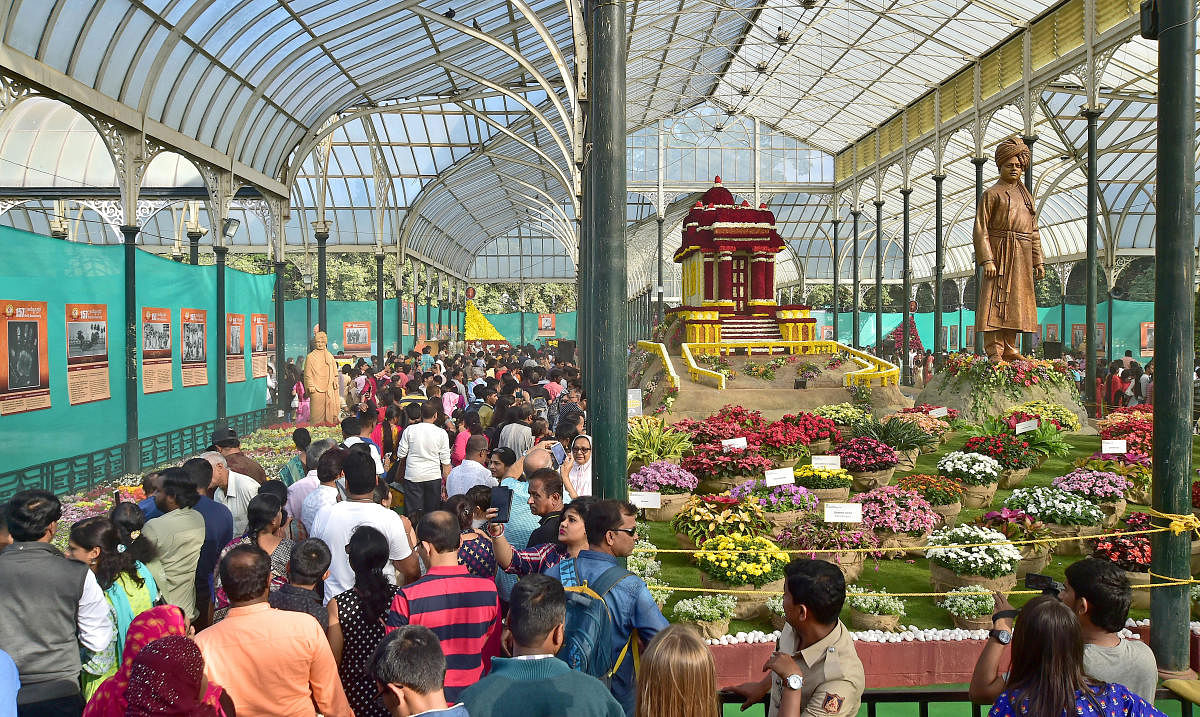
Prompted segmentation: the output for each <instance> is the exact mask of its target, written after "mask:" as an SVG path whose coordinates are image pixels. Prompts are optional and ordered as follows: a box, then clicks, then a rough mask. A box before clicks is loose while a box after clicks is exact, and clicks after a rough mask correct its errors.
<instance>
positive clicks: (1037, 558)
mask: <svg viewBox="0 0 1200 717" xmlns="http://www.w3.org/2000/svg"><path fill="white" fill-rule="evenodd" d="M1020 547H1021V562H1019V563H1017V579H1018V580H1020V579H1022V578H1024V577H1025V576H1026V575H1028V574H1029V573H1040V572H1042V571H1043V570H1045V569H1046V566H1047V565H1049V564H1050V544H1049V543H1033V544H1031V545H1028V544H1027V545H1022V546H1020Z"/></svg>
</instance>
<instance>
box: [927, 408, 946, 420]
mask: <svg viewBox="0 0 1200 717" xmlns="http://www.w3.org/2000/svg"><path fill="white" fill-rule="evenodd" d="M949 415H950V409H948V408H946V407H945V406H938V407H937V408H931V409H929V417H930V418H945V417H946V416H949Z"/></svg>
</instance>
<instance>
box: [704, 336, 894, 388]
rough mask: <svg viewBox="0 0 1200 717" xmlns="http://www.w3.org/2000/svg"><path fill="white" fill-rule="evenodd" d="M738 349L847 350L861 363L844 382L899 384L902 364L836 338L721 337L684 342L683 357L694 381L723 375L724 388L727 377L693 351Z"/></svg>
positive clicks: (804, 352) (799, 352) (725, 352)
mask: <svg viewBox="0 0 1200 717" xmlns="http://www.w3.org/2000/svg"><path fill="white" fill-rule="evenodd" d="M738 349H744V350H745V351H746V354H747V355H753V354H754V351H755V349H759V350H763V349H765V353H768V354H770V353H774V350H775V349H783V350H784V351H786V352H787V353H789V354H793V355H808V354H832V353H837V352H839V351H842V352H845V353H846V354H848V355H849V356H850V357H851V359H852V360H853V361H854V362H855V363H856V364H858V365H859V366H861V367H862V368H860V369H859V370H857V371H851V372H850V373H847V374H846V375H845V377H844V378H843V379H842V385H844V386H897V385H899V384H900V367H898V366H896V365H895V364H893V363H891V362H890V361H884V360H883V359H881V358H879V357H877V356H872V355H871V354H869V353H866V352H864V351H859V350H858V349H854V348H851V347H849V346H847V345H845V344H841V343H838V342H837V341H824V340H819V341H722V342H720V343H685V344H683V357H684V359H685V360H686V361H687V364H688V375H690V376H691V377H692V380H693V381H697V382H699V378H698V377H699V376H705V377H711V376H713V375H716V376H720V385H719V386H718V388H725V377H724V376H723V375H721V374H719V373H716V372H715V371H709V370H708V369H705V368H702V367H700V366H698V365H696V362H695V360H694V358H693V351H694V352H696V353H700V354H709V355H717V356H724V355H729V354H732V353H733V352H734V351H736V350H738Z"/></svg>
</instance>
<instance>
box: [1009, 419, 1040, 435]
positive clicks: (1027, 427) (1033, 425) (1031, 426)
mask: <svg viewBox="0 0 1200 717" xmlns="http://www.w3.org/2000/svg"><path fill="white" fill-rule="evenodd" d="M1037 427H1038V419H1036V418H1031V419H1029V420H1028V421H1021V422H1020V423H1018V424H1017V426H1016V428H1015V429H1013V430H1014V432H1015V433H1016V434H1017V435H1018V436H1019V435H1021V434H1022V433H1029V432H1030V431H1036V430H1037Z"/></svg>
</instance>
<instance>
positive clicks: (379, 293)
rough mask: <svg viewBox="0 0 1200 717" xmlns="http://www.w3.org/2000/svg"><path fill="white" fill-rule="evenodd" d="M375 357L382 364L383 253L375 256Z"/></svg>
mask: <svg viewBox="0 0 1200 717" xmlns="http://www.w3.org/2000/svg"><path fill="white" fill-rule="evenodd" d="M375 355H376V356H378V357H379V363H380V365H382V364H383V356H384V350H383V253H382V252H380V253H378V254H376V255H375Z"/></svg>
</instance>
